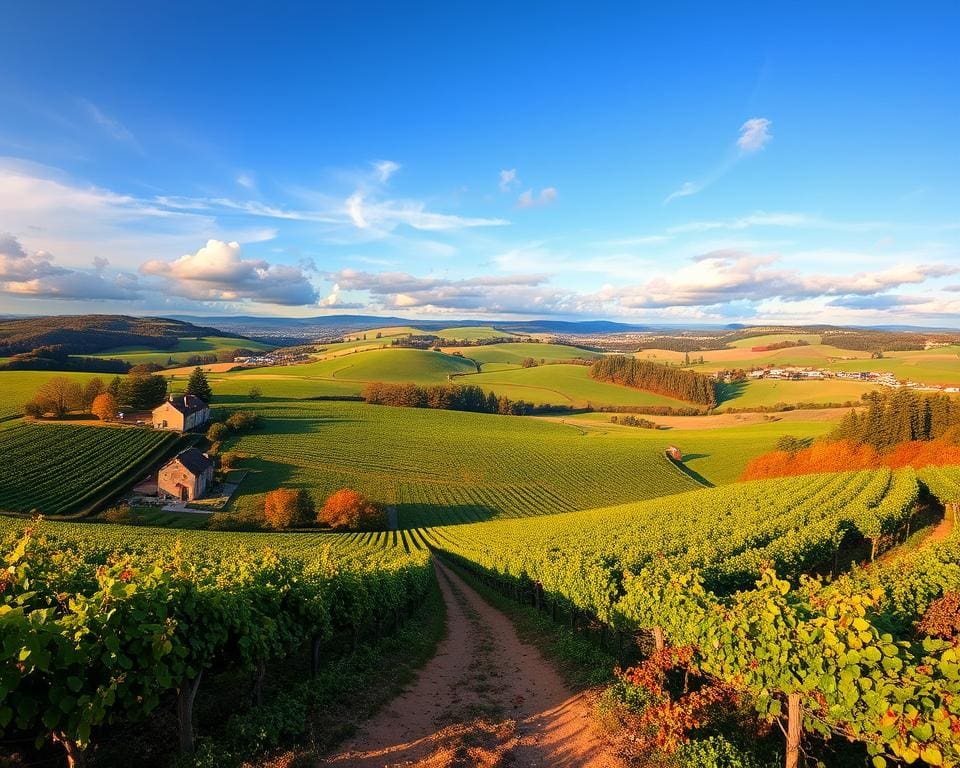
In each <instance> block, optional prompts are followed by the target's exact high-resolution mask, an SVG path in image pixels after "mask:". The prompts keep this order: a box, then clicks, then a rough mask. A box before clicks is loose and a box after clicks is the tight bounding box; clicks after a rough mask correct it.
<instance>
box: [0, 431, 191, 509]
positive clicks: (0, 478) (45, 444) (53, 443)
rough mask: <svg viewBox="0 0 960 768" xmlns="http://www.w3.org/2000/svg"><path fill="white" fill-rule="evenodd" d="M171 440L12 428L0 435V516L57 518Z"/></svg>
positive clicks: (162, 435) (128, 476)
mask: <svg viewBox="0 0 960 768" xmlns="http://www.w3.org/2000/svg"><path fill="white" fill-rule="evenodd" d="M175 440H176V437H175V436H174V435H173V434H172V433H169V432H159V431H158V432H155V431H153V430H149V429H131V428H124V427H83V426H71V425H64V424H16V425H14V426H11V427H8V428H6V429H0V456H3V461H2V463H0V510H4V511H8V512H31V511H36V512H39V513H41V514H44V515H62V514H67V513H69V512H71V511H75V510H76V509H78V508H81V507H82V506H83V504H84V503H85V502H90V501H92V500H94V499H96V498H97V496H98V495H100V494H101V493H103V492H104V491H106V490H109V489H110V487H111V486H112V485H114V484H117V483H122V482H123V481H125V480H131V481H132V480H134V479H136V478H137V468H138V467H141V466H142V465H143V464H144V462H146V461H147V460H148V459H150V458H152V457H153V458H159V454H160V453H161V452H162V450H163V448H164V447H172V445H173V443H174V442H175Z"/></svg>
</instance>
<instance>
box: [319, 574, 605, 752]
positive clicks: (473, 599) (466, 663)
mask: <svg viewBox="0 0 960 768" xmlns="http://www.w3.org/2000/svg"><path fill="white" fill-rule="evenodd" d="M435 568H436V572H437V579H438V581H439V584H440V589H441V592H442V594H443V599H444V602H445V603H446V607H447V635H446V637H445V638H444V639H443V641H442V642H441V643H440V645H439V646H438V648H437V653H436V655H435V656H434V658H433V659H431V661H430V662H429V663H428V664H427V665H426V666H425V667H424V668H423V670H422V671H421V672H420V675H419V676H418V677H417V679H416V680H415V681H414V683H412V685H411V686H410V687H409V688H408V689H407V690H406V691H404V692H403V693H402V694H401V695H400V696H398V697H397V698H396V699H394V700H393V701H392V702H391V703H390V704H388V705H387V706H386V707H385V708H384V709H383V710H382V711H381V712H380V713H379V714H377V715H376V716H375V717H373V718H372V719H371V720H369V721H367V722H366V723H364V724H363V725H362V726H361V727H360V729H359V731H358V732H357V733H356V735H355V736H354V737H353V738H352V739H350V740H349V741H348V742H347V743H345V744H343V745H342V746H341V747H340V749H339V750H338V751H337V752H336V753H334V754H331V755H329V756H328V757H326V758H325V759H323V760H321V761H320V763H319V765H320V766H335V767H336V768H348V767H349V768H399V767H400V766H419V767H420V768H447V767H450V768H453V767H455V766H456V767H459V766H463V767H464V768H466V766H478V767H481V768H500V766H510V767H511V768H547V767H548V766H552V767H553V768H621V766H622V763H621V762H620V761H618V760H617V759H616V758H615V757H613V756H612V755H611V754H610V753H609V751H608V749H607V747H606V745H605V743H604V741H603V740H602V738H601V737H600V736H599V735H598V734H597V733H595V732H594V730H593V714H592V706H591V703H590V701H589V697H588V695H587V694H583V693H580V694H576V693H573V692H572V691H570V690H569V689H568V688H567V687H566V685H565V684H564V683H563V681H562V680H561V679H560V677H559V675H558V674H557V672H556V671H555V670H554V669H553V668H552V667H551V666H550V665H549V664H548V663H547V662H546V661H545V660H544V659H543V657H542V656H541V655H540V653H539V651H538V650H537V649H536V648H534V647H533V646H531V645H528V644H526V643H523V642H521V640H520V639H519V637H518V636H517V633H516V630H515V629H514V627H513V625H512V624H511V622H510V620H509V619H507V617H506V616H504V615H503V614H502V613H501V612H500V611H498V610H496V609H495V608H493V607H491V606H490V605H489V604H487V603H486V602H485V601H484V600H483V599H482V598H481V597H480V596H479V595H478V594H477V593H476V592H475V591H474V590H473V589H471V588H470V587H469V586H468V585H467V584H466V583H465V582H464V581H463V580H462V579H461V578H460V577H459V576H457V575H456V574H455V573H453V572H451V571H450V570H449V569H448V568H446V567H445V566H443V565H441V564H440V563H438V562H436V561H435Z"/></svg>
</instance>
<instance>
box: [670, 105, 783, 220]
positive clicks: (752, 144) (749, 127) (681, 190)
mask: <svg viewBox="0 0 960 768" xmlns="http://www.w3.org/2000/svg"><path fill="white" fill-rule="evenodd" d="M771 125H772V123H771V122H770V121H769V120H768V119H767V118H765V117H752V118H750V119H749V120H747V122H745V123H744V124H743V125H741V126H740V136H739V137H738V138H737V146H738V147H739V148H740V152H739V154H738V155H737V156H736V157H733V158H728V159H727V160H726V161H725V162H723V163H721V164H720V165H719V166H718V167H717V168H716V169H715V170H714V171H713V172H712V173H710V174H709V175H707V176H706V177H705V178H703V179H701V180H699V181H685V182H684V183H683V184H681V185H680V187H678V188H677V189H675V190H674V191H673V192H671V193H670V194H669V195H667V196H666V197H665V198H664V200H663V204H664V205H667V204H668V203H671V202H673V201H674V200H679V199H680V198H683V197H690V196H691V195H696V194H697V193H699V192H702V191H703V190H705V189H706V188H707V187H709V186H710V185H711V184H713V183H714V182H716V181H718V180H719V179H721V178H723V177H724V176H726V175H727V173H729V172H730V171H731V170H732V169H733V167H734V166H735V165H736V164H737V163H738V162H739V161H740V160H741V159H742V158H743V157H744V156H745V155H749V154H752V153H754V152H759V151H760V150H761V149H763V148H764V147H765V146H766V145H767V144H769V143H770V141H771V139H773V134H772V133H770V126H771Z"/></svg>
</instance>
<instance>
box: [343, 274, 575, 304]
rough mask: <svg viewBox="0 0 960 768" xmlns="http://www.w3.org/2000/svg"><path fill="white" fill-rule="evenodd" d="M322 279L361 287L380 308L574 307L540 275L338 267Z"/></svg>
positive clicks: (346, 288)
mask: <svg viewBox="0 0 960 768" xmlns="http://www.w3.org/2000/svg"><path fill="white" fill-rule="evenodd" d="M327 279H329V280H331V281H333V282H334V283H335V289H336V290H335V291H334V292H333V293H334V294H338V293H339V291H364V292H367V293H368V294H369V295H370V297H371V298H372V299H374V300H375V301H376V302H378V304H379V306H380V307H381V308H384V309H436V310H463V311H468V312H503V313H517V314H531V313H532V314H537V313H543V314H553V313H555V312H558V311H561V309H563V310H565V311H574V308H573V305H572V303H571V301H572V298H571V297H570V296H569V295H568V294H564V293H563V292H560V291H557V290H555V289H552V288H550V287H549V286H548V285H547V283H548V281H549V279H548V277H547V276H546V275H488V276H478V277H469V278H463V279H450V278H443V277H416V276H414V275H410V274H408V273H406V272H363V271H357V270H353V269H344V270H340V271H338V272H334V273H330V274H328V275H327Z"/></svg>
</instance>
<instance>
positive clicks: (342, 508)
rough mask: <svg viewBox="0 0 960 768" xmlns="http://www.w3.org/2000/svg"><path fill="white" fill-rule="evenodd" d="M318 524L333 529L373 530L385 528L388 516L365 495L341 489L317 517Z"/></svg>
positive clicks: (329, 499)
mask: <svg viewBox="0 0 960 768" xmlns="http://www.w3.org/2000/svg"><path fill="white" fill-rule="evenodd" d="M317 522H318V523H322V524H325V525H329V526H330V527H331V528H349V529H351V530H371V529H375V528H382V527H384V525H385V523H386V515H385V513H384V511H383V509H382V508H381V507H380V505H378V504H376V503H374V502H372V501H370V500H369V499H367V498H366V497H365V496H364V495H363V494H361V493H359V492H357V491H354V490H351V489H350V488H341V489H340V490H339V491H337V492H336V493H334V494H332V495H331V496H330V497H329V498H328V499H327V501H326V503H325V504H324V505H323V509H321V510H320V514H319V515H318V516H317Z"/></svg>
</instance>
